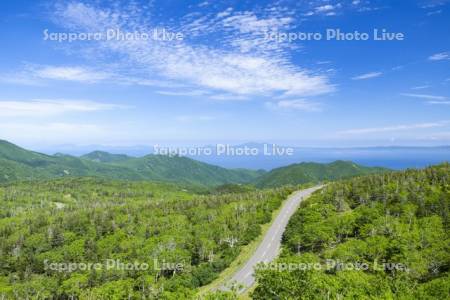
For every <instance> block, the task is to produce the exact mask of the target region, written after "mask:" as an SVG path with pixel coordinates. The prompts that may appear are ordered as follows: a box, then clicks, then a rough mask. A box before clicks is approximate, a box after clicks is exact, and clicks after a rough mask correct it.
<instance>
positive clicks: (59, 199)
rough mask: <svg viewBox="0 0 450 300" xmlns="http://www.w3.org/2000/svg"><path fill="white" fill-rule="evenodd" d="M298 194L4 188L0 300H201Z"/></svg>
mask: <svg viewBox="0 0 450 300" xmlns="http://www.w3.org/2000/svg"><path fill="white" fill-rule="evenodd" d="M291 192H292V190H291V189H288V188H283V189H273V190H265V191H249V192H244V193H240V194H236V193H233V194H221V195H197V194H194V193H190V192H188V191H186V190H185V189H182V188H180V187H178V186H176V185H173V184H157V183H144V182H124V181H112V180H101V179H92V178H65V179H57V180H51V181H34V182H21V183H15V184H8V185H4V186H2V187H0V201H1V203H2V205H1V206H0V299H193V297H194V295H195V290H196V289H197V288H198V287H200V286H202V285H206V284H208V283H210V282H211V281H212V280H214V279H215V278H216V277H217V276H218V273H219V272H221V271H222V270H223V269H225V268H226V267H227V266H228V265H229V264H230V263H231V262H232V261H233V260H234V259H235V257H236V256H237V255H238V254H239V252H240V249H241V247H242V246H243V245H246V244H248V243H249V242H250V241H252V240H253V239H255V238H256V237H257V236H258V235H259V234H260V231H261V224H264V223H267V222H269V221H270V219H271V215H272V212H273V211H274V210H275V209H277V208H278V207H279V206H280V205H281V203H282V201H283V200H284V199H285V198H286V197H287V196H288V195H289V194H290V193H291ZM108 260H112V261H114V262H116V261H118V263H117V264H116V266H117V267H112V268H108V267H107V265H108ZM155 261H156V263H155ZM120 263H122V264H127V265H128V264H135V263H137V264H138V266H139V268H140V269H133V268H131V269H130V268H128V267H127V268H125V269H124V268H122V267H120ZM80 264H83V265H84V266H86V265H90V266H91V268H88V269H85V267H83V265H80ZM95 264H100V266H97V265H95ZM143 264H147V266H148V267H147V269H142V268H143V267H141V266H143ZM68 265H71V266H73V267H70V268H71V269H69V268H68V267H67V266H68ZM92 266H96V267H92ZM175 266H177V267H175ZM180 266H181V267H180ZM83 268H84V269H83Z"/></svg>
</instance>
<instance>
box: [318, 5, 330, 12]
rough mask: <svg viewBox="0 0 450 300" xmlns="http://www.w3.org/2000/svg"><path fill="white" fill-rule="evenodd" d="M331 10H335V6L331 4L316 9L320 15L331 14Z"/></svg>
mask: <svg viewBox="0 0 450 300" xmlns="http://www.w3.org/2000/svg"><path fill="white" fill-rule="evenodd" d="M331 10H334V6H333V5H330V4H327V5H322V6H318V7H316V12H319V13H323V12H329V11H331Z"/></svg>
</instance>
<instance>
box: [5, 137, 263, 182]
mask: <svg viewBox="0 0 450 300" xmlns="http://www.w3.org/2000/svg"><path fill="white" fill-rule="evenodd" d="M260 175H261V172H260V171H253V170H245V169H225V168H221V167H217V166H214V165H210V164H206V163H202V162H199V161H195V160H193V159H190V158H186V157H178V156H162V155H147V156H145V157H142V158H134V157H129V156H126V155H117V154H110V153H106V152H100V151H97V152H93V153H90V154H88V155H86V156H84V157H81V158H78V157H74V156H70V155H61V154H58V155H53V156H52V155H45V154H41V153H37V152H33V151H28V150H25V149H23V148H20V147H18V146H16V145H14V144H11V143H9V142H6V141H0V183H1V182H11V181H17V180H33V179H51V178H59V177H85V176H92V177H99V178H108V179H123V180H152V181H168V182H175V183H183V184H192V185H198V186H206V187H210V186H219V185H222V184H228V183H249V182H252V181H253V180H254V179H255V178H257V177H259V176H260Z"/></svg>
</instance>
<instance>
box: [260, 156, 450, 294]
mask: <svg viewBox="0 0 450 300" xmlns="http://www.w3.org/2000/svg"><path fill="white" fill-rule="evenodd" d="M449 207H450V165H449V164H448V163H445V164H442V165H439V166H434V167H429V168H426V169H424V170H407V171H403V172H392V173H384V174H376V175H369V176H363V177H358V178H354V179H351V180H346V181H339V182H335V183H330V184H329V185H327V186H326V187H325V188H324V189H323V190H322V191H320V192H317V193H316V194H315V195H313V196H312V197H311V198H309V199H308V200H306V201H305V202H304V203H302V205H301V207H300V209H299V210H298V211H297V212H296V214H295V215H294V216H293V217H292V218H291V220H290V222H289V225H288V227H287V229H286V231H285V233H284V237H283V250H282V252H281V255H280V257H279V258H278V259H277V261H276V262H275V266H276V265H277V264H278V265H284V266H286V265H289V266H292V268H291V269H290V270H286V269H284V270H280V269H276V268H275V269H269V268H263V267H261V268H260V269H259V270H258V271H257V282H258V286H257V288H256V290H255V291H254V293H253V299H324V297H328V298H330V299H447V298H448V295H450V275H449V269H450V236H449V232H450V231H449V229H450V228H449V225H450V220H449ZM311 266H313V267H311ZM316 266H317V268H316ZM294 267H297V268H294Z"/></svg>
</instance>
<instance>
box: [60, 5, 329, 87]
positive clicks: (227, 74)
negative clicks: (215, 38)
mask: <svg viewBox="0 0 450 300" xmlns="http://www.w3.org/2000/svg"><path fill="white" fill-rule="evenodd" d="M228 13H229V15H227V16H224V14H222V15H221V16H217V18H216V19H213V21H212V22H213V23H211V24H209V23H208V24H207V26H206V27H205V26H204V24H203V23H202V20H203V19H202V17H198V16H197V18H196V19H195V20H194V21H192V22H190V23H189V22H185V23H183V24H178V25H177V26H174V25H171V26H168V27H169V29H174V30H177V31H182V32H184V33H186V36H187V37H188V38H187V39H186V40H183V41H170V42H167V41H154V40H152V41H143V40H133V41H129V40H128V41H127V40H126V41H122V40H119V41H116V40H113V41H99V42H98V43H97V44H96V46H95V47H96V50H98V53H103V54H104V55H120V56H123V57H126V58H127V63H129V64H131V65H137V66H138V67H139V69H144V70H146V71H147V74H157V75H158V76H160V77H161V78H164V79H166V80H169V81H178V82H183V83H185V84H189V85H191V86H192V87H197V88H203V89H211V90H216V91H223V92H227V93H232V94H241V95H271V94H273V93H289V94H291V95H296V96H304V95H320V94H325V93H329V92H331V91H333V90H334V86H333V85H332V84H330V83H329V79H328V78H327V77H326V76H325V75H323V74H316V73H314V72H313V71H310V70H307V69H302V68H299V67H297V66H295V65H294V64H292V63H291V62H290V61H289V58H288V55H286V53H284V52H283V51H284V50H283V47H282V46H280V45H277V46H274V47H275V48H274V49H273V50H274V51H273V52H271V53H270V55H269V54H268V53H267V49H268V48H267V47H270V45H268V44H267V43H263V42H261V38H262V37H263V34H264V33H263V31H265V30H267V29H273V28H280V27H283V26H287V25H288V23H289V17H280V16H279V15H278V14H276V13H272V14H271V15H269V16H267V17H264V18H262V17H257V16H256V15H254V14H253V15H252V14H251V13H247V12H234V11H229V12H228ZM143 15H144V12H143V11H142V10H141V9H139V8H134V9H133V10H131V9H123V8H116V9H105V8H100V7H96V6H93V5H88V4H83V3H80V2H70V3H66V4H64V5H59V6H58V7H57V9H56V10H55V19H58V22H59V24H60V25H62V26H64V27H66V28H70V29H76V30H79V31H87V32H103V31H105V30H106V29H108V28H118V29H120V30H122V31H125V32H127V31H138V32H148V31H149V30H151V27H152V26H153V25H154V24H150V23H149V20H148V19H146V18H144V16H143ZM204 20H205V22H211V20H209V21H207V20H208V18H204ZM194 22H195V23H194ZM199 28H208V29H207V30H205V31H201V30H198V29H199ZM197 31H200V33H201V34H212V35H213V34H214V33H215V32H217V31H221V32H228V34H227V35H226V37H225V38H224V40H223V44H225V46H224V47H221V48H219V47H212V46H211V45H203V44H198V43H190V42H189V41H188V40H189V37H191V35H190V33H195V32H197ZM244 44H246V45H247V46H246V47H244V46H243V45H244ZM272 44H273V43H272ZM244 48H245V49H244ZM246 49H252V52H251V53H250V52H249V51H246Z"/></svg>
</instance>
